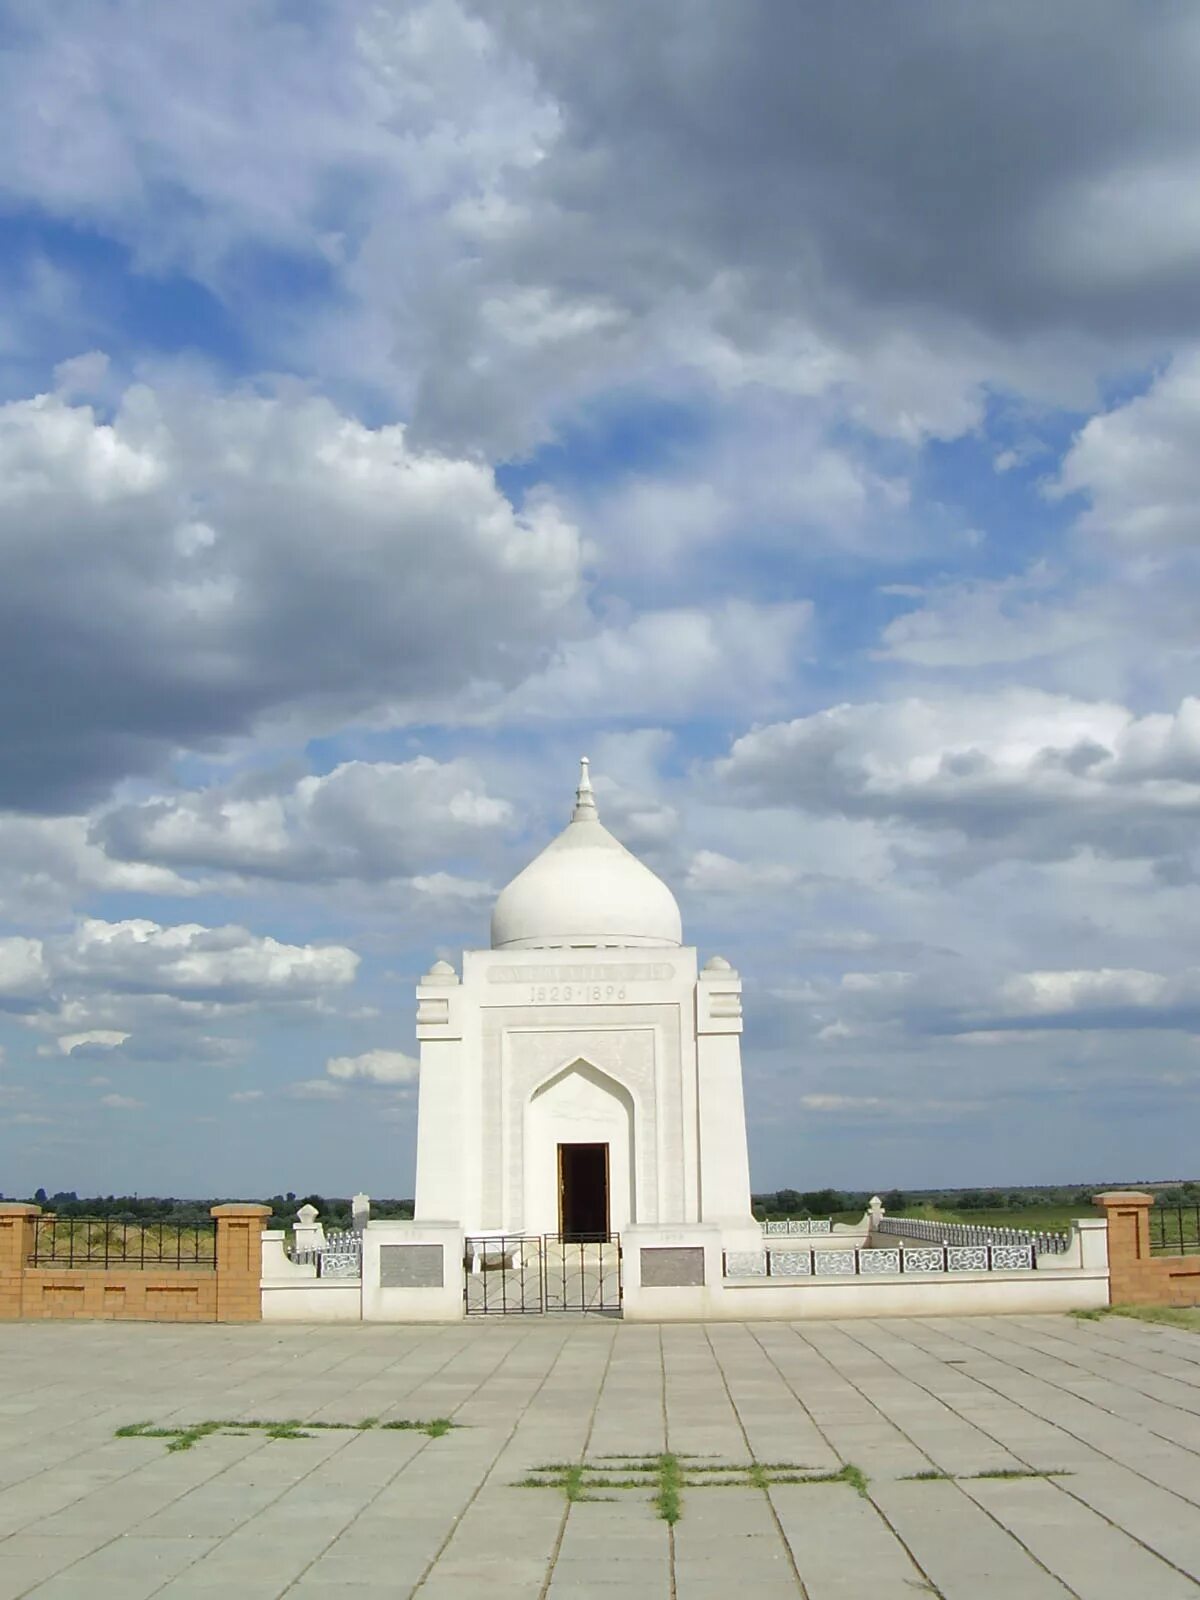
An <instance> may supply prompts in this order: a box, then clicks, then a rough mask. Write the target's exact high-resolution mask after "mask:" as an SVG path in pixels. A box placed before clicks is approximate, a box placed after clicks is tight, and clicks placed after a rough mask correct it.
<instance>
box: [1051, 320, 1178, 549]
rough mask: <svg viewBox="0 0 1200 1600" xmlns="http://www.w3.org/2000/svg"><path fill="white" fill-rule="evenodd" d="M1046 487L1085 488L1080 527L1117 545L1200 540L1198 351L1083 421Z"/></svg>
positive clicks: (1060, 489) (1061, 489) (1074, 490)
mask: <svg viewBox="0 0 1200 1600" xmlns="http://www.w3.org/2000/svg"><path fill="white" fill-rule="evenodd" d="M1051 492H1052V493H1054V494H1056V495H1060V496H1061V495H1066V494H1080V495H1084V496H1085V497H1086V499H1087V502H1088V504H1087V507H1086V509H1085V510H1084V512H1083V513H1082V515H1081V516H1080V519H1079V525H1080V527H1081V528H1082V529H1083V530H1084V531H1085V532H1089V533H1093V534H1104V535H1107V536H1109V537H1111V538H1112V539H1115V540H1117V541H1119V542H1120V544H1122V545H1124V546H1127V547H1132V548H1135V549H1136V548H1141V547H1148V548H1150V549H1155V548H1158V549H1162V548H1164V547H1165V548H1166V549H1170V548H1171V547H1172V546H1195V545H1197V544H1200V515H1198V514H1197V504H1198V503H1200V352H1197V351H1196V350H1194V349H1191V350H1186V351H1184V352H1182V353H1180V354H1179V355H1177V356H1176V357H1175V359H1174V360H1173V361H1172V362H1171V363H1170V365H1169V366H1168V367H1167V369H1166V370H1165V371H1164V372H1162V373H1161V374H1160V375H1159V376H1158V377H1157V378H1156V379H1155V381H1154V382H1153V383H1152V384H1151V385H1150V387H1149V388H1148V389H1147V391H1146V392H1145V393H1144V394H1141V395H1138V396H1136V397H1135V398H1134V399H1132V400H1128V401H1125V402H1124V403H1122V404H1118V405H1115V406H1113V407H1112V408H1111V409H1110V410H1108V411H1105V412H1101V413H1100V414H1099V415H1097V416H1094V417H1092V418H1091V420H1090V421H1088V422H1087V423H1085V424H1084V426H1083V428H1082V429H1081V430H1080V432H1079V434H1078V435H1077V437H1076V439H1075V441H1074V443H1073V444H1072V445H1071V448H1070V449H1069V450H1068V452H1067V454H1066V456H1065V457H1064V459H1063V463H1062V469H1061V471H1060V473H1059V476H1058V479H1057V480H1056V481H1055V482H1054V483H1053V484H1052V485H1051Z"/></svg>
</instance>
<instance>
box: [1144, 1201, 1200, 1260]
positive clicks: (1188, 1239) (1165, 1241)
mask: <svg viewBox="0 0 1200 1600" xmlns="http://www.w3.org/2000/svg"><path fill="white" fill-rule="evenodd" d="M1147 1218H1148V1221H1149V1224H1150V1254H1151V1255H1152V1256H1194V1255H1200V1205H1197V1206H1151V1207H1150V1209H1149V1211H1148V1212H1147Z"/></svg>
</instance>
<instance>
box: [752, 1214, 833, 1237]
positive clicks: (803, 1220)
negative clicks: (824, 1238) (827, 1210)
mask: <svg viewBox="0 0 1200 1600" xmlns="http://www.w3.org/2000/svg"><path fill="white" fill-rule="evenodd" d="M762 1230H763V1232H764V1233H765V1234H768V1235H770V1234H776V1233H786V1234H792V1233H799V1234H804V1233H810V1234H811V1233H832V1232H833V1223H832V1222H831V1221H830V1219H829V1218H828V1217H786V1218H784V1220H783V1221H782V1222H764V1223H763V1225H762Z"/></svg>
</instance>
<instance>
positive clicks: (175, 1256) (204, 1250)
mask: <svg viewBox="0 0 1200 1600" xmlns="http://www.w3.org/2000/svg"><path fill="white" fill-rule="evenodd" d="M29 1264H30V1266H34V1267H99V1268H107V1267H158V1268H162V1269H164V1270H179V1271H183V1270H185V1269H186V1270H189V1271H194V1270H201V1271H203V1270H205V1269H213V1270H215V1269H216V1265H217V1229H216V1223H215V1222H198V1223H195V1224H193V1225H191V1226H188V1227H181V1226H180V1225H179V1224H178V1223H176V1222H166V1221H163V1222H128V1221H119V1220H117V1219H115V1218H112V1217H35V1218H34V1220H33V1253H32V1254H31V1256H30V1257H29Z"/></svg>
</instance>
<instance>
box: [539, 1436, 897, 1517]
mask: <svg viewBox="0 0 1200 1600" xmlns="http://www.w3.org/2000/svg"><path fill="white" fill-rule="evenodd" d="M784 1483H845V1484H849V1486H850V1487H851V1488H852V1489H854V1490H855V1491H856V1492H857V1493H858V1494H860V1495H865V1494H866V1493H867V1478H866V1475H865V1474H864V1473H863V1472H862V1470H861V1469H860V1468H859V1467H856V1466H854V1465H852V1464H850V1463H847V1465H846V1466H844V1467H840V1468H839V1469H838V1470H837V1471H836V1472H813V1471H811V1470H810V1469H809V1468H807V1467H805V1466H803V1465H801V1464H800V1463H798V1462H795V1461H751V1462H749V1463H743V1462H707V1461H697V1460H696V1459H695V1458H694V1457H692V1456H678V1455H675V1454H673V1453H672V1452H671V1451H664V1452H663V1453H662V1454H661V1455H657V1456H645V1455H637V1456H631V1455H609V1456H601V1457H600V1458H599V1459H598V1460H596V1461H547V1462H543V1463H542V1465H541V1466H537V1467H534V1468H533V1470H532V1471H531V1472H530V1473H529V1474H528V1476H526V1477H524V1478H521V1479H520V1480H519V1481H518V1482H517V1483H515V1484H514V1485H513V1487H514V1488H516V1489H561V1490H562V1491H563V1493H564V1494H565V1495H566V1497H567V1499H568V1500H570V1501H579V1500H612V1499H614V1498H615V1496H614V1495H613V1494H612V1492H611V1491H613V1490H616V1489H635V1490H636V1489H640V1490H641V1491H642V1492H643V1493H645V1494H649V1495H650V1503H651V1505H653V1506H654V1508H655V1510H656V1511H657V1512H658V1515H659V1516H660V1517H661V1518H662V1520H663V1521H664V1522H666V1523H668V1524H670V1525H672V1526H673V1525H674V1524H675V1523H676V1522H678V1521H679V1519H680V1517H682V1515H683V1491H684V1490H685V1489H731V1488H751V1489H762V1490H763V1491H764V1492H766V1491H767V1490H769V1489H772V1488H774V1487H775V1486H776V1485H777V1484H784ZM598 1489H600V1490H605V1491H608V1492H606V1493H603V1494H597V1493H595V1492H594V1491H595V1490H598Z"/></svg>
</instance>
